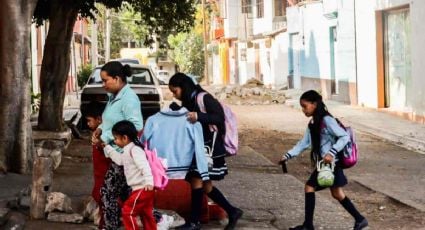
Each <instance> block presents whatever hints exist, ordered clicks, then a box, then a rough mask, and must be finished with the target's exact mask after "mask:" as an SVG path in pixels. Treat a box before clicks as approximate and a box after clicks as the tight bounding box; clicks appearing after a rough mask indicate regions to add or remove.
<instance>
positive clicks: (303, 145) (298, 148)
mask: <svg viewBox="0 0 425 230" xmlns="http://www.w3.org/2000/svg"><path fill="white" fill-rule="evenodd" d="M310 145H311V137H310V129H309V128H308V127H307V129H306V130H305V132H304V136H303V138H302V139H301V140H300V141H298V143H297V144H296V145H295V146H294V147H293V148H292V149H291V150H289V151H288V152H287V153H286V154H284V155H283V156H282V160H289V159H291V158H294V157H296V156H298V155H299V154H300V153H301V152H302V151H304V150H306V149H307V148H309V147H310Z"/></svg>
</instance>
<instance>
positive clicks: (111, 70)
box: [100, 61, 132, 83]
mask: <svg viewBox="0 0 425 230" xmlns="http://www.w3.org/2000/svg"><path fill="white" fill-rule="evenodd" d="M100 71H105V72H106V73H107V74H108V76H111V77H113V78H116V77H119V78H121V80H122V81H123V82H124V83H127V77H130V76H131V74H132V72H131V67H130V66H129V65H122V64H121V62H119V61H110V62H108V63H106V64H105V65H103V66H102V68H101V69H100Z"/></svg>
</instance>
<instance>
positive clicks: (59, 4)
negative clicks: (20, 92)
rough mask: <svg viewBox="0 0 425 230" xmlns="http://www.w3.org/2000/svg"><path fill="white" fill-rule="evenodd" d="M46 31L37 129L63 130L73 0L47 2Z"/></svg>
mask: <svg viewBox="0 0 425 230" xmlns="http://www.w3.org/2000/svg"><path fill="white" fill-rule="evenodd" d="M50 10H51V12H50V15H49V32H48V34H47V38H46V43H45V46H44V55H43V62H42V65H41V73H40V74H41V76H40V86H41V105H40V113H39V116H38V129H39V130H45V131H63V130H64V121H63V103H64V99H65V88H66V81H67V78H68V73H69V68H70V60H71V58H70V50H71V48H70V47H71V39H72V36H73V27H74V24H75V21H76V19H77V15H78V11H77V10H75V9H74V7H73V0H61V1H58V0H55V1H51V8H50Z"/></svg>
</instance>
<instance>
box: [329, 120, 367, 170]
mask: <svg viewBox="0 0 425 230" xmlns="http://www.w3.org/2000/svg"><path fill="white" fill-rule="evenodd" d="M335 120H336V122H338V124H339V126H341V128H343V129H344V130H345V131H346V132H347V133H348V136H349V137H350V141H349V142H348V143H347V144H346V145H345V147H344V148H343V149H342V150H341V152H339V156H340V161H341V166H342V168H344V169H347V168H351V167H353V166H354V165H355V164H356V163H357V160H358V154H359V152H358V148H357V143H356V136H355V135H354V131H353V129H352V128H351V127H349V126H347V127H345V126H344V125H343V124H342V123H341V121H340V120H338V119H336V118H335ZM322 125H323V126H324V127H325V126H326V125H325V124H324V122H322Z"/></svg>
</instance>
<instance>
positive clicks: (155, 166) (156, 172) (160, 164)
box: [130, 142, 168, 190]
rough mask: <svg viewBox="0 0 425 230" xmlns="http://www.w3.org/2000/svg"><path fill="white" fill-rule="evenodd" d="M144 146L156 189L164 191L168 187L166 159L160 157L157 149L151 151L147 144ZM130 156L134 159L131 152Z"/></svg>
mask: <svg viewBox="0 0 425 230" xmlns="http://www.w3.org/2000/svg"><path fill="white" fill-rule="evenodd" d="M144 146H145V147H144V149H143V150H144V151H145V154H146V158H147V160H148V162H149V166H150V167H151V171H152V176H153V186H154V187H155V188H156V189H159V190H164V189H165V187H167V185H168V176H167V164H166V163H165V159H163V158H161V157H158V155H157V153H156V149H153V150H150V149H149V148H148V143H147V142H145V143H144ZM130 155H131V157H133V154H132V153H131V150H130Z"/></svg>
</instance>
